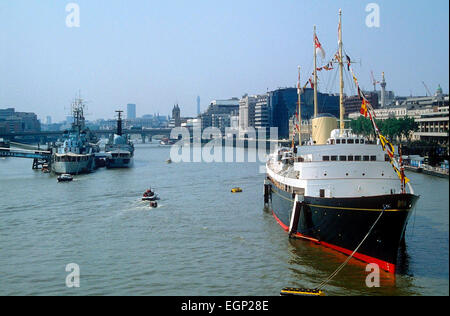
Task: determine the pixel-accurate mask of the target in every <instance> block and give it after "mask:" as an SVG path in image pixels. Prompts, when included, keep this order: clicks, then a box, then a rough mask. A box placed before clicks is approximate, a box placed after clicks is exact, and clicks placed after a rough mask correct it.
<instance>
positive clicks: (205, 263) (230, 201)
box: [0, 144, 449, 295]
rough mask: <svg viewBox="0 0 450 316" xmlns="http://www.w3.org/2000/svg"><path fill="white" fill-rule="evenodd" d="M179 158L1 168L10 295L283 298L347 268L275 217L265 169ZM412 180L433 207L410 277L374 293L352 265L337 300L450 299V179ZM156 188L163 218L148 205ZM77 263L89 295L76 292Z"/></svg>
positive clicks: (2, 267) (409, 255)
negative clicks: (111, 165) (267, 204)
mask: <svg viewBox="0 0 450 316" xmlns="http://www.w3.org/2000/svg"><path fill="white" fill-rule="evenodd" d="M169 151H170V149H169V148H167V147H159V146H157V145H152V144H147V145H137V147H136V155H135V164H134V167H133V168H131V169H123V170H106V169H100V170H98V171H96V172H95V173H93V174H89V175H80V176H76V177H75V180H74V181H73V182H72V183H61V184H58V183H57V181H56V177H55V176H53V175H49V174H43V173H41V172H39V171H33V170H31V161H30V160H26V159H23V160H21V159H11V158H9V159H0V295H278V294H279V292H280V289H281V288H283V287H285V286H297V287H312V288H313V287H315V286H317V284H319V283H320V282H321V281H322V280H323V279H325V278H326V277H327V276H328V275H329V274H331V273H332V272H333V271H334V270H335V269H336V268H337V267H338V266H339V265H340V264H341V263H342V262H343V261H344V260H345V258H346V257H345V256H344V255H341V254H339V253H336V252H334V251H332V250H329V249H326V248H323V247H319V246H315V245H313V244H311V243H309V242H304V241H290V240H289V239H288V238H287V235H286V233H285V232H284V231H283V230H282V229H281V228H280V227H279V225H278V224H277V223H276V221H275V220H274V219H273V217H272V215H271V214H270V213H267V212H265V211H264V210H263V181H264V174H261V173H259V168H260V164H258V163H177V164H175V163H173V164H166V162H165V161H166V159H167V158H168V157H169ZM409 176H410V178H411V179H412V181H413V183H414V187H415V190H416V193H418V194H420V195H421V199H420V200H419V202H418V204H417V207H416V212H415V214H414V215H413V216H412V218H411V221H410V223H409V225H408V230H407V242H406V249H404V250H403V251H402V257H403V260H402V263H401V267H400V269H401V273H400V274H398V275H397V276H396V277H395V278H394V277H392V276H391V275H389V274H385V273H382V276H381V287H380V288H377V289H374V288H371V289H370V288H367V287H366V285H365V278H366V275H367V272H365V265H364V264H362V263H360V262H358V261H356V260H351V261H350V264H349V265H348V266H347V267H346V268H344V270H343V271H342V272H341V273H340V274H339V275H338V276H337V277H336V278H335V279H334V280H333V281H332V282H331V283H330V285H329V286H328V287H327V288H326V292H327V294H331V295H372V294H377V295H378V294H382V295H448V294H449V275H448V269H449V268H448V267H449V261H448V259H449V252H448V248H449V221H448V218H449V193H448V189H449V185H448V180H447V179H440V178H434V177H430V176H426V175H421V174H409ZM150 186H151V187H153V188H155V189H156V191H157V193H159V195H160V196H161V200H160V201H159V207H158V208H156V209H150V208H149V207H148V204H147V203H145V202H142V201H140V196H141V195H142V192H143V191H144V190H145V189H147V188H148V187H150ZM235 186H240V187H242V188H243V192H242V193H240V194H231V193H230V189H231V188H232V187H235ZM69 263H77V264H78V265H79V266H80V270H81V279H80V288H71V289H70V288H67V287H66V285H65V279H66V276H67V274H68V272H66V271H65V267H66V265H67V264H69Z"/></svg>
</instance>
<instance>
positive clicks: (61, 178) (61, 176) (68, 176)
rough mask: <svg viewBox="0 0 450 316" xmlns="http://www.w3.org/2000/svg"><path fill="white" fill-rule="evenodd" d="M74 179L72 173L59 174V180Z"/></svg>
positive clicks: (67, 180)
mask: <svg viewBox="0 0 450 316" xmlns="http://www.w3.org/2000/svg"><path fill="white" fill-rule="evenodd" d="M72 180H73V177H72V176H71V175H70V174H62V175H60V176H58V182H70V181H72Z"/></svg>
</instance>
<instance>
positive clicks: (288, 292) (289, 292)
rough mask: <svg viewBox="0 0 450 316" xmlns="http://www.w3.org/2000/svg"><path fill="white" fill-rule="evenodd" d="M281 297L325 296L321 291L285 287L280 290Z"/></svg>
mask: <svg viewBox="0 0 450 316" xmlns="http://www.w3.org/2000/svg"><path fill="white" fill-rule="evenodd" d="M280 295H281V296H325V292H323V291H321V290H312V289H299V288H293V287H286V288H284V289H282V290H281V292H280Z"/></svg>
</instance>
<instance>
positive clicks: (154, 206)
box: [150, 201, 158, 208]
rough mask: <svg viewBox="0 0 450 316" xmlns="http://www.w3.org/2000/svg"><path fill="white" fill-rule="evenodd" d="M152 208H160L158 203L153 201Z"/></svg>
mask: <svg viewBox="0 0 450 316" xmlns="http://www.w3.org/2000/svg"><path fill="white" fill-rule="evenodd" d="M150 207H152V208H157V207H158V202H156V201H151V202H150Z"/></svg>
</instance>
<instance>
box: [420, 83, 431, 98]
mask: <svg viewBox="0 0 450 316" xmlns="http://www.w3.org/2000/svg"><path fill="white" fill-rule="evenodd" d="M422 84H423V86H424V87H425V89H426V90H427V93H428V94H427V96H428V95H429V96H430V97H431V96H432V95H433V94H432V93H431V91H430V89H428V86H427V85H426V84H425V82H424V81H422Z"/></svg>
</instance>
